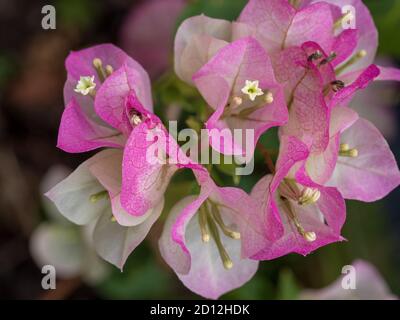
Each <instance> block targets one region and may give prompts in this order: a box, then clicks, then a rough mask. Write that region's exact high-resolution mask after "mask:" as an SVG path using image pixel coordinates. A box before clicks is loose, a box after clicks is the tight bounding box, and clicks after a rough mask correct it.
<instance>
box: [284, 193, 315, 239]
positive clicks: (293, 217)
mask: <svg viewBox="0 0 400 320" xmlns="http://www.w3.org/2000/svg"><path fill="white" fill-rule="evenodd" d="M283 203H284V205H285V207H286V209H287V210H285V212H286V214H287V216H288V218H289V219H290V220H291V221H292V222H293V224H294V226H295V227H296V230H297V232H298V233H299V234H300V235H301V236H302V237H303V238H304V239H305V240H306V241H307V242H313V241H315V240H316V239H317V235H316V234H315V232H314V231H305V230H304V228H303V226H302V225H301V224H300V222H299V220H298V219H297V216H296V214H295V213H294V212H293V210H292V207H291V205H290V203H289V200H288V199H283Z"/></svg>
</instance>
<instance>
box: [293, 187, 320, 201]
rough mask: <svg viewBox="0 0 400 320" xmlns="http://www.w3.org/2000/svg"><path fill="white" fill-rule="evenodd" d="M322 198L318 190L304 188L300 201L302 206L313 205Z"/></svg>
mask: <svg viewBox="0 0 400 320" xmlns="http://www.w3.org/2000/svg"><path fill="white" fill-rule="evenodd" d="M320 196H321V192H320V191H319V190H318V189H313V188H304V189H303V191H302V192H301V195H300V197H299V199H298V203H299V204H300V205H308V204H313V203H316V202H317V201H318V199H319V198H320Z"/></svg>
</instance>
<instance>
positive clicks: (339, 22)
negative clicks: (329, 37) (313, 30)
mask: <svg viewBox="0 0 400 320" xmlns="http://www.w3.org/2000/svg"><path fill="white" fill-rule="evenodd" d="M353 19H354V15H353V13H352V12H351V11H347V12H346V13H345V14H343V15H342V16H341V17H340V18H339V19H338V20H336V21H335V23H334V25H333V28H334V30H337V29H339V28H340V27H341V26H342V24H343V21H345V20H348V21H351V20H353Z"/></svg>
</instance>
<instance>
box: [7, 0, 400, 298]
mask: <svg viewBox="0 0 400 320" xmlns="http://www.w3.org/2000/svg"><path fill="white" fill-rule="evenodd" d="M151 1H152V0H142V1H128V0H105V1H94V0H93V1H92V0H57V1H53V2H51V1H29V0H0V137H1V138H0V298H2V299H32V298H33V299H40V298H59V299H91V298H111V299H118V298H122V299H147V298H149V299H150V298H152V299H158V298H172V299H190V298H196V296H195V295H194V294H191V293H190V292H189V291H188V290H186V289H185V288H184V287H183V286H182V285H181V284H180V282H179V280H177V278H176V276H175V275H174V274H173V272H172V271H171V270H170V269H169V268H168V267H167V266H166V265H165V264H164V263H163V262H162V259H161V258H160V256H159V253H158V250H157V239H158V236H159V233H160V230H161V228H162V226H161V224H160V225H155V227H154V228H153V230H152V231H151V234H150V236H149V237H148V239H147V240H146V241H145V242H144V243H143V244H142V245H141V246H140V248H139V249H137V250H136V251H135V252H134V253H133V254H132V255H131V257H130V258H129V260H128V263H127V266H126V267H125V272H124V273H120V272H119V271H118V270H116V269H115V268H112V267H110V268H109V269H110V270H109V272H108V274H107V276H105V277H104V278H103V279H102V280H101V281H97V282H96V283H92V284H90V285H89V284H88V282H87V281H84V280H83V279H82V277H80V276H79V274H78V275H75V276H74V277H72V278H69V277H66V278H64V279H59V282H58V283H57V288H58V289H57V290H56V291H54V292H52V291H49V292H44V291H43V290H42V288H41V279H42V276H43V275H42V274H41V272H40V269H39V268H38V267H37V266H36V264H35V262H34V260H33V259H32V257H31V253H30V236H31V234H32V232H33V231H34V230H35V229H36V228H37V226H38V225H39V224H40V223H42V222H43V221H44V220H48V219H49V218H48V213H46V206H44V205H43V199H42V196H41V193H42V190H41V189H40V185H41V182H42V180H43V177H44V176H45V175H46V174H47V173H48V171H49V169H50V168H52V167H53V166H54V165H64V166H66V167H68V168H70V169H73V168H76V167H77V166H78V165H79V163H81V162H82V161H83V160H85V159H87V158H88V157H89V156H90V154H80V155H79V154H74V155H71V154H67V153H65V152H63V151H61V150H59V149H57V148H56V139H57V130H58V125H59V120H60V117H61V113H62V111H63V93H62V90H63V85H64V81H65V77H66V72H65V69H64V60H65V58H66V56H67V55H68V53H69V51H70V50H78V49H80V48H83V47H88V46H90V45H93V44H97V43H102V42H112V43H114V44H117V45H121V46H123V47H124V49H125V50H127V51H128V53H130V54H131V55H132V56H133V57H134V58H136V59H138V60H139V62H141V63H143V64H144V66H145V67H146V68H147V69H149V72H150V73H151V75H152V78H153V80H157V79H158V78H159V76H161V74H162V73H163V72H165V71H166V70H171V68H172V66H171V63H170V62H171V61H172V39H173V30H175V29H176V27H177V25H178V23H179V21H182V20H183V19H184V18H185V17H188V16H191V15H194V14H199V13H202V12H203V13H205V14H208V15H211V16H213V17H218V18H225V19H234V18H236V17H237V15H238V13H239V12H240V10H241V8H242V7H243V5H244V4H245V2H246V1H244V0H235V1H229V0H225V1H223V0H208V1H206V0H198V1H196V0H192V1H184V0H181V1H180V0H178V1H172V0H162V2H164V3H169V4H168V6H171V8H172V7H173V10H172V9H171V10H172V11H171V12H169V11H168V10H160V11H155V12H153V13H150V15H149V16H150V17H152V18H146V19H144V17H147V14H148V11H146V10H145V9H143V8H144V6H145V5H146V4H148V2H151ZM365 2H366V3H367V5H368V6H369V7H370V9H371V11H372V13H373V15H374V18H375V21H376V23H377V27H378V29H379V32H380V48H379V56H380V57H381V59H384V60H385V63H391V64H393V65H396V64H397V65H398V64H399V62H400V41H399V36H398V32H399V30H400V1H396V0H380V1H377V0H370V1H365ZM45 4H52V5H54V7H55V8H56V12H57V16H56V17H57V20H56V21H57V28H56V30H43V29H42V27H41V20H42V17H43V14H42V13H41V9H42V7H43V6H44V5H45ZM150 11H151V10H150ZM144 12H146V14H145V13H144ZM157 17H160V19H157ZM171 19H172V20H173V22H172V23H171V21H170V20H171ZM158 20H160V21H158ZM166 20H168V21H166ZM163 23H165V24H166V25H170V26H171V27H170V29H171V31H170V32H171V34H170V35H169V34H168V33H167V34H166V33H165V32H164V33H163V32H162V30H164V29H165V28H164V25H163ZM167 29H168V28H167ZM168 30H169V29H168ZM151 46H154V48H151ZM146 50H148V51H146ZM150 51H156V52H160V56H156V57H154V58H153V57H152V59H153V60H152V59H150V60H149V59H148V55H147V54H146V53H147V52H150ZM161 53H162V54H161ZM146 57H147V59H146ZM153 62H154V63H153ZM373 89H374V90H375V91H373V92H372V91H371V92H372V93H370V94H371V95H373V96H375V97H376V96H378V97H382V100H385V105H384V106H381V105H380V104H379V103H380V100H379V99H378V104H379V105H376V106H374V105H367V106H364V105H358V106H356V108H357V110H361V111H360V112H361V113H363V114H364V116H366V117H372V118H375V120H377V122H378V123H377V125H378V126H379V127H380V129H382V130H383V131H386V132H384V133H385V135H386V137H387V139H388V141H389V143H390V145H391V147H392V150H393V152H394V153H395V154H396V158H397V159H400V138H399V135H398V134H397V133H398V130H397V128H398V126H399V123H400V122H399V121H400V120H399V119H400V117H399V115H400V113H399V110H398V109H399V108H398V107H399V87H398V86H397V85H396V84H390V83H386V84H384V85H381V86H380V87H379V86H376V88H373ZM389 91H390V92H389ZM389 97H390V98H389ZM371 100H372V99H369V98H368V96H367V97H365V96H363V97H360V99H359V100H358V101H360V104H368V103H370V102H371ZM387 100H388V101H387ZM396 105H397V106H396ZM399 199H400V191H399V190H398V189H397V190H395V191H394V192H392V193H391V194H390V195H389V196H388V197H387V198H385V199H384V200H382V201H378V202H376V203H372V204H365V203H359V202H355V201H351V202H348V220H347V222H346V225H345V228H344V231H343V235H344V237H346V238H347V239H348V242H344V243H338V244H333V245H330V246H327V247H324V248H321V249H319V250H318V251H317V252H315V253H314V254H312V255H310V256H308V257H307V258H303V257H301V256H297V255H289V256H286V257H284V258H281V259H278V260H274V261H269V262H263V263H261V266H260V269H259V271H258V273H257V275H256V276H255V277H254V278H253V279H252V280H251V281H250V282H249V283H248V284H246V285H245V286H243V287H242V288H241V289H238V290H235V291H233V292H231V293H229V294H227V295H226V296H224V297H225V298H232V299H237V298H242V299H247V298H249V299H285V298H296V297H297V294H298V293H299V292H300V291H301V290H302V289H303V288H322V287H325V286H327V285H328V284H330V283H332V282H333V281H334V280H335V279H336V278H338V277H339V275H340V271H341V268H342V266H343V265H346V264H350V263H352V261H354V260H355V259H364V260H367V261H369V262H370V263H372V264H373V265H375V267H376V268H377V269H378V270H379V271H380V273H381V274H382V275H383V277H384V278H385V280H386V282H387V283H388V285H389V287H390V289H391V291H392V292H393V293H394V294H396V295H398V296H399V295H400V272H398V270H399V269H400V215H399V211H400V210H399Z"/></svg>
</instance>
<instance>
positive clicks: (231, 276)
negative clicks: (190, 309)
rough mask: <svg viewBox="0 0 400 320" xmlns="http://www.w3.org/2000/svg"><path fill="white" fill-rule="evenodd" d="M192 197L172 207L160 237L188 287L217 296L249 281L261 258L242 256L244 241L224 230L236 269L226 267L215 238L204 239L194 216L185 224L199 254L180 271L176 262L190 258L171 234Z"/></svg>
mask: <svg viewBox="0 0 400 320" xmlns="http://www.w3.org/2000/svg"><path fill="white" fill-rule="evenodd" d="M191 201H193V197H190V198H185V199H184V200H182V201H181V202H179V203H178V204H176V206H175V207H174V208H173V209H172V212H171V214H170V215H169V217H168V221H167V223H166V225H165V228H164V231H163V234H162V236H161V239H160V251H161V253H162V255H163V257H164V259H166V261H167V263H168V264H170V265H171V266H172V268H173V269H174V270H175V271H176V272H177V275H178V277H179V279H180V280H181V281H182V282H183V284H184V285H185V286H186V287H188V288H189V289H190V290H192V291H193V292H195V293H197V294H199V295H201V296H203V297H205V298H211V299H217V298H218V297H219V296H221V295H222V294H224V293H226V292H228V291H231V290H233V289H235V288H238V287H240V286H242V285H243V284H244V283H246V282H247V281H249V280H250V279H251V278H252V277H253V275H254V274H255V272H256V271H257V267H258V262H257V261H252V260H249V259H241V257H240V251H241V249H240V241H238V240H233V239H231V238H228V237H226V236H225V235H223V234H221V240H222V242H223V245H224V247H225V248H226V250H227V251H228V252H229V255H230V257H231V259H232V262H233V267H232V269H230V270H226V269H225V268H224V266H223V264H222V261H221V259H220V256H219V253H218V250H217V248H216V245H215V243H214V241H210V242H209V243H203V242H202V240H201V234H200V227H199V225H198V220H197V219H196V217H195V216H192V218H191V219H190V221H189V222H188V224H187V226H186V228H185V229H186V230H185V231H186V237H185V238H186V245H187V248H188V249H187V250H188V254H189V255H190V254H193V255H195V256H193V259H192V260H191V264H190V266H189V270H188V272H185V273H184V274H181V273H179V271H178V270H179V269H181V268H180V267H178V268H177V267H176V266H175V265H176V261H182V260H183V261H185V260H186V258H185V256H182V252H183V251H182V249H181V247H180V246H179V245H177V244H176V243H173V241H171V238H170V234H171V229H173V225H174V222H175V219H176V218H177V217H178V216H179V215H180V214H181V209H182V207H186V206H187V204H188V203H190V202H191ZM172 232H173V231H172ZM181 263H182V262H181ZM183 265H185V262H183ZM185 269H186V267H185Z"/></svg>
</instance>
